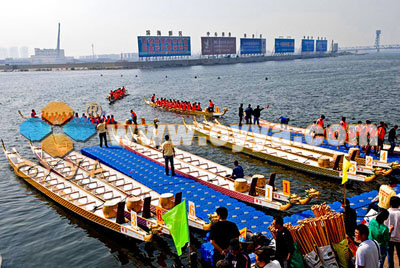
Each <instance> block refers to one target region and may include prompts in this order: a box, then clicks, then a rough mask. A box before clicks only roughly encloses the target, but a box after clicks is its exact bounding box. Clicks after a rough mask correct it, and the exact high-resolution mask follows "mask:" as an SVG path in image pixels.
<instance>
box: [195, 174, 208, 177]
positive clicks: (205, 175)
mask: <svg viewBox="0 0 400 268" xmlns="http://www.w3.org/2000/svg"><path fill="white" fill-rule="evenodd" d="M202 177H208V175H207V174H204V175H199V176H197V178H202Z"/></svg>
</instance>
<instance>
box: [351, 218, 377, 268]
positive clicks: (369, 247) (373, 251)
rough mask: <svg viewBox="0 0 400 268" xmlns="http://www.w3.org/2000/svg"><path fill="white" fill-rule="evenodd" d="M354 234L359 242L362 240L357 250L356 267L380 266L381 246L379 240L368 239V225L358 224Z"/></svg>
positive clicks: (369, 267) (375, 267) (371, 267)
mask: <svg viewBox="0 0 400 268" xmlns="http://www.w3.org/2000/svg"><path fill="white" fill-rule="evenodd" d="M354 236H355V240H356V241H357V242H361V244H360V246H359V247H358V249H357V252H356V268H378V267H379V256H380V251H379V246H378V243H377V242H375V241H373V240H369V239H368V236H369V229H368V226H366V225H364V224H359V225H357V227H356V231H355V233H354Z"/></svg>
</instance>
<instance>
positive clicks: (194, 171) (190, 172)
mask: <svg viewBox="0 0 400 268" xmlns="http://www.w3.org/2000/svg"><path fill="white" fill-rule="evenodd" d="M196 172H197V174H200V172H199V171H198V170H192V171H189V172H188V173H187V174H192V173H196Z"/></svg>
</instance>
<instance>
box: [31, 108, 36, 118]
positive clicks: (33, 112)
mask: <svg viewBox="0 0 400 268" xmlns="http://www.w3.org/2000/svg"><path fill="white" fill-rule="evenodd" d="M31 117H32V118H37V115H36V112H35V110H34V109H32V113H31Z"/></svg>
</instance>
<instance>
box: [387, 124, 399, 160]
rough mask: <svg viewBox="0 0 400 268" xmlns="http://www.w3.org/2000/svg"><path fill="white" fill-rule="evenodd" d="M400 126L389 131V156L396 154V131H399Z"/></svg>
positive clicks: (395, 126)
mask: <svg viewBox="0 0 400 268" xmlns="http://www.w3.org/2000/svg"><path fill="white" fill-rule="evenodd" d="M397 128H398V126H397V125H394V126H393V127H392V129H391V130H390V131H389V137H388V140H389V143H390V149H389V155H393V152H394V148H395V147H396V140H397V136H396V130H397Z"/></svg>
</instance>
